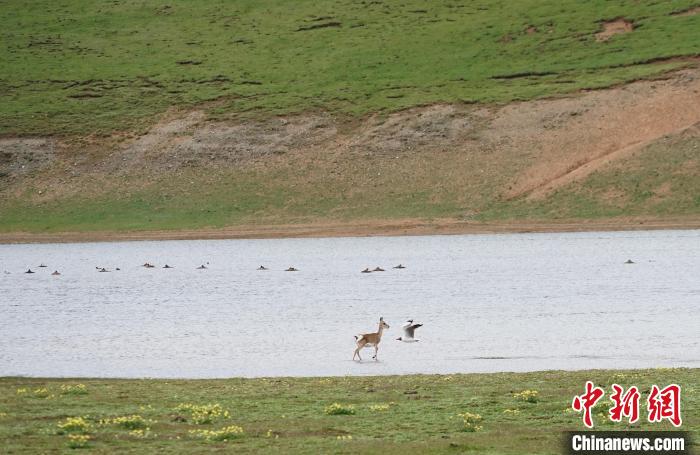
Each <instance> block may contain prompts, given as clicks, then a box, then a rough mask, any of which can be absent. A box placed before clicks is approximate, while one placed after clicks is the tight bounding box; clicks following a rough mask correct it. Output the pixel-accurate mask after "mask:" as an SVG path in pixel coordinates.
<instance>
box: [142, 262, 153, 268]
mask: <svg viewBox="0 0 700 455" xmlns="http://www.w3.org/2000/svg"><path fill="white" fill-rule="evenodd" d="M143 266H144V267H146V268H147V269H152V268H153V267H155V265H153V264H151V263H150V262H146V263H145V264H144V265H143Z"/></svg>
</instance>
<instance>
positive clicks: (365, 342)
mask: <svg viewBox="0 0 700 455" xmlns="http://www.w3.org/2000/svg"><path fill="white" fill-rule="evenodd" d="M388 328H389V324H387V323H386V322H384V318H379V329H377V331H376V332H374V333H362V334H360V335H357V336H355V340H357V349H355V353H354V354H353V355H352V359H353V360H355V356H357V358H358V359H359V360H362V357H360V349H362V348H365V347H374V355H373V356H372V358H373V359H374V360H378V359H377V352H378V351H379V342H380V341H382V332H383V331H384V329H388Z"/></svg>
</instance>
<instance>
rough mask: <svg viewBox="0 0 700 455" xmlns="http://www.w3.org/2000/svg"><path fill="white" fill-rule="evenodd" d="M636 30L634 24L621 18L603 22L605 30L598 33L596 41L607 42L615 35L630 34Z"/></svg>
mask: <svg viewBox="0 0 700 455" xmlns="http://www.w3.org/2000/svg"><path fill="white" fill-rule="evenodd" d="M633 30H634V23H632V22H631V21H628V20H627V19H623V18H619V19H615V20H612V21H606V22H603V29H602V30H601V31H600V32H598V33H596V35H595V39H596V41H607V40H609V39H610V38H612V37H613V36H615V35H620V34H623V33H629V32H631V31H633Z"/></svg>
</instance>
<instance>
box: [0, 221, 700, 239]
mask: <svg viewBox="0 0 700 455" xmlns="http://www.w3.org/2000/svg"><path fill="white" fill-rule="evenodd" d="M659 229H700V216H695V217H685V218H672V219H664V220H659V219H648V218H624V219H618V218H616V219H603V220H562V221H504V222H488V223H485V222H475V221H459V220H449V219H439V220H412V219H409V220H395V221H378V220H369V221H362V222H347V223H341V222H337V223H330V222H327V223H310V224H280V225H261V226H257V225H241V226H231V227H226V228H216V229H214V228H212V229H191V230H172V231H168V230H154V231H123V232H110V231H93V232H56V233H28V232H8V233H0V243H62V242H113V241H130V240H206V239H274V238H319V237H368V236H397V235H456V234H504V233H526V232H594V231H639V230H659Z"/></svg>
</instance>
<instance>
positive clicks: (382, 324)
mask: <svg viewBox="0 0 700 455" xmlns="http://www.w3.org/2000/svg"><path fill="white" fill-rule="evenodd" d="M379 327H381V328H383V329H388V328H389V324H387V323H386V322H384V318H383V317H381V318H379Z"/></svg>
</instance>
